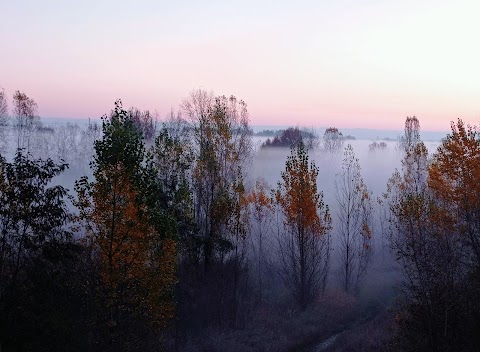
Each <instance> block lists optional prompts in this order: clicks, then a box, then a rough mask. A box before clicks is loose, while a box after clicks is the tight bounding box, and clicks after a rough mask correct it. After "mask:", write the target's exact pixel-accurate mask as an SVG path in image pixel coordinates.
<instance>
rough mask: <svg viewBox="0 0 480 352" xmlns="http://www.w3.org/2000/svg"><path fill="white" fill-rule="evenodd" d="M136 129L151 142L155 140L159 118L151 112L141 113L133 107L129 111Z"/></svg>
mask: <svg viewBox="0 0 480 352" xmlns="http://www.w3.org/2000/svg"><path fill="white" fill-rule="evenodd" d="M128 113H129V114H130V116H131V118H132V120H133V123H134V125H135V127H136V128H137V129H138V131H139V132H140V133H142V135H143V138H144V139H145V140H146V141H151V140H153V139H154V138H155V132H156V130H157V116H154V114H152V113H151V112H150V111H149V110H145V111H141V110H140V109H137V108H136V107H131V108H130V109H129V110H128Z"/></svg>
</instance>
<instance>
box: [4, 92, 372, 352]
mask: <svg viewBox="0 0 480 352" xmlns="http://www.w3.org/2000/svg"><path fill="white" fill-rule="evenodd" d="M16 97H17V95H16ZM17 98H18V99H17ZM17 98H15V99H16V100H15V101H16V102H17V101H18V102H22V104H24V105H25V107H24V110H22V111H23V112H22V113H20V112H19V111H20V110H18V111H17V110H15V111H16V112H15V114H16V115H15V116H23V117H25V118H23V117H22V119H23V120H22V121H24V122H22V123H21V124H20V122H19V123H18V129H19V130H21V129H23V130H22V132H26V131H28V129H29V128H31V127H32V126H34V123H33V122H34V121H38V117H37V115H36V113H34V112H35V111H36V110H35V109H36V104H34V101H33V100H32V99H29V98H25V99H24V94H18V97H17ZM20 98H22V99H20ZM19 106H20V105H19ZM22 106H23V105H22ZM27 107H29V108H28V109H31V110H30V111H27V110H28V109H27ZM33 108H35V109H33ZM182 109H183V112H184V114H185V115H184V116H185V118H181V116H179V115H177V116H174V115H173V114H172V118H171V119H170V120H169V121H168V122H167V123H165V124H164V126H163V127H162V128H161V129H160V130H159V132H158V133H156V134H155V138H154V141H153V143H152V146H151V147H150V148H148V149H147V148H146V145H145V140H146V137H147V138H150V137H151V136H150V137H149V135H146V131H149V129H148V128H150V127H151V123H150V121H151V120H150V118H149V115H148V114H146V113H139V112H138V110H135V109H131V110H130V111H126V110H124V109H123V107H122V105H121V102H120V101H118V102H117V103H116V106H115V109H114V110H113V111H112V112H111V114H110V115H108V116H105V117H104V118H103V122H102V127H101V132H100V131H99V128H98V127H97V125H95V124H91V123H89V125H88V127H87V131H94V132H95V133H98V135H99V137H98V138H97V139H96V140H94V145H93V151H94V153H93V154H94V155H93V160H92V162H91V165H90V167H91V171H92V174H93V178H91V179H90V178H88V177H87V176H83V177H81V178H80V179H79V180H77V182H76V183H75V195H70V194H69V193H68V191H67V190H66V189H65V188H63V187H62V186H59V185H52V180H53V179H54V178H55V177H56V176H58V175H60V174H61V173H62V172H64V171H65V170H66V169H67V168H68V165H67V164H66V163H64V162H55V161H54V160H52V159H50V158H46V159H42V158H35V157H34V156H33V155H32V153H31V152H30V151H29V148H30V147H31V144H30V143H29V134H28V133H24V134H22V135H21V136H20V137H18V139H17V142H18V143H17V147H18V148H17V151H16V154H15V157H14V159H13V160H12V161H8V160H7V159H6V158H5V157H3V156H2V158H1V160H0V225H1V226H2V231H1V238H0V244H1V245H0V313H1V314H0V325H1V327H2V329H1V331H2V333H1V335H0V342H1V344H2V346H3V347H6V348H13V349H23V350H52V349H59V348H62V349H63V348H64V347H65V345H68V346H69V348H70V349H72V350H76V349H88V350H120V349H122V350H140V349H151V348H155V347H154V346H157V347H158V346H161V345H162V338H163V337H165V336H166V335H165V334H162V333H165V332H166V331H167V327H170V328H171V327H172V326H173V327H174V330H173V331H174V332H175V336H177V337H179V338H181V336H182V335H185V334H191V333H192V332H194V331H199V330H200V331H202V329H205V328H206V327H208V326H212V325H213V326H214V325H222V326H231V327H241V326H242V325H244V324H245V323H246V321H247V320H248V318H249V314H251V311H252V310H251V309H249V307H250V308H251V307H252V302H257V303H254V304H260V305H261V304H262V302H263V301H264V297H265V291H266V289H267V288H268V285H269V284H268V281H269V279H268V277H271V276H272V275H271V274H272V272H271V270H272V267H274V268H278V269H276V270H277V272H278V277H279V278H280V279H281V281H282V282H283V283H284V284H285V285H284V287H285V288H286V290H287V292H289V293H290V294H291V297H292V298H294V301H295V302H296V303H297V304H298V307H299V308H301V309H302V310H305V309H306V308H307V306H308V305H309V304H311V303H312V302H313V301H315V299H316V298H317V297H318V295H319V294H320V292H322V291H323V290H324V289H325V285H326V280H327V274H328V270H329V267H330V255H331V254H330V253H331V247H332V241H331V235H332V225H331V224H332V219H331V214H330V211H329V208H328V206H327V205H326V204H325V203H324V201H323V194H322V192H320V191H319V190H318V188H317V175H318V168H317V167H316V166H315V164H314V163H313V162H310V161H309V158H308V152H307V148H306V147H305V145H304V143H302V142H301V141H300V142H298V143H296V144H295V145H294V146H292V149H291V155H290V157H289V158H288V160H287V162H286V165H285V171H284V172H283V173H282V175H281V176H282V182H280V183H279V184H278V186H277V189H275V190H269V189H268V186H267V185H265V184H264V183H262V182H260V181H259V182H257V184H256V186H255V187H253V188H252V189H249V188H248V187H247V186H246V185H247V183H246V170H247V169H246V167H247V165H248V163H249V160H250V157H251V153H252V141H251V130H250V128H249V120H248V111H247V108H246V104H245V103H244V102H243V101H241V100H237V99H236V98H235V97H233V96H232V97H225V96H219V97H214V96H213V95H212V94H211V93H208V92H205V91H202V90H198V91H194V92H192V94H191V95H190V96H189V97H188V98H187V99H185V101H184V102H183V103H182ZM5 115H6V114H5ZM25 121H27V122H25ZM139 121H140V122H142V121H147V122H146V123H143V122H142V123H140V122H139ZM20 125H21V127H20ZM25 126H26V127H25ZM145 126H146V127H145ZM149 126H150V127H149ZM37 128H38V126H37ZM67 128H69V127H67ZM72 128H73V127H72ZM46 133H50V132H48V131H47V132H46ZM19 135H20V134H19ZM67 135H68V134H67ZM22 147H24V148H22ZM352 158H353V159H352ZM350 168H353V170H354V173H355V175H357V176H358V178H356V179H355V181H354V182H356V183H355V185H357V183H358V184H361V178H360V176H359V166H358V160H356V159H355V158H354V154H353V150H352V149H351V148H350V149H348V157H347V158H346V160H345V170H344V172H343V173H342V175H344V176H343V177H344V178H345V180H347V178H349V177H350V176H348V175H347V174H346V173H347V172H350V171H348V170H350ZM362 185H363V183H362ZM349 187H350V186H349V185H347V184H344V183H339V184H338V187H337V188H338V190H339V197H338V201H339V202H340V203H342V204H343V202H345V201H347V199H348V201H349V199H350V197H354V195H352V194H350V193H348V191H347V188H349ZM355 187H357V186H355ZM362 187H363V188H361V189H360V188H358V189H359V192H360V193H361V196H360V198H361V200H360V201H358V202H355V203H354V204H351V205H350V204H349V205H348V206H346V207H345V211H346V213H345V214H347V215H346V216H350V215H348V214H349V212H350V211H355V212H356V211H357V210H358V209H360V208H358V207H361V208H362V209H364V211H365V212H368V209H367V208H368V206H366V205H365V204H366V203H365V202H366V201H367V200H368V191H367V190H366V188H365V187H364V185H363V186H362ZM356 189H357V188H355V189H353V192H354V193H357V191H356ZM362 192H363V193H362ZM357 208H358V209H357ZM367 222H368V214H366V213H365V214H364V213H362V215H361V218H359V219H358V223H357V224H356V225H355V226H354V227H352V228H348V229H346V230H345V231H344V232H342V236H344V237H345V239H346V242H345V250H346V251H347V252H348V254H347V256H346V259H345V260H346V261H347V262H348V263H347V264H346V265H347V266H346V269H345V282H348V284H346V285H347V286H348V287H347V286H346V289H349V290H350V288H351V287H352V289H353V287H357V286H358V282H359V280H360V277H361V275H362V273H363V272H364V271H365V269H366V263H367V262H368V254H367V253H366V252H368V245H364V249H361V248H360V249H358V248H359V247H358V243H360V242H361V243H365V241H366V242H368V241H369V239H370V238H371V232H370V230H369V227H368V224H367ZM273 232H276V233H277V240H278V241H277V243H276V244H275V246H276V247H277V248H278V255H274V254H273V253H272V251H271V244H272V243H269V244H267V243H266V242H267V241H271V236H270V235H271V234H272V233H273ZM267 237H269V239H266V238H267ZM359 241H360V242H359ZM272 263H273V266H272ZM249 268H252V270H253V272H255V273H256V275H255V276H254V278H250V277H249V275H248V272H249ZM353 272H355V274H352V273H353ZM357 272H358V274H357ZM270 284H271V282H270ZM46 297H48V299H46ZM252 297H253V298H252ZM44 299H46V301H45V302H44V303H41V300H44ZM47 312H48V313H47ZM174 318H175V319H174ZM77 325H79V326H81V328H76V326H77ZM32 326H35V329H36V330H34V331H35V332H32V330H31V329H32ZM169 336H171V334H170V335H169ZM72 344H73V346H72Z"/></svg>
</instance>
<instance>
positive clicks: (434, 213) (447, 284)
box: [386, 118, 468, 350]
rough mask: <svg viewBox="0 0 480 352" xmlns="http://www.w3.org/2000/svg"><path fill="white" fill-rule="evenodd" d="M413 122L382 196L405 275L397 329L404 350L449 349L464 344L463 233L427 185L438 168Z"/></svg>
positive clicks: (407, 124) (392, 243)
mask: <svg viewBox="0 0 480 352" xmlns="http://www.w3.org/2000/svg"><path fill="white" fill-rule="evenodd" d="M415 120H416V119H415ZM415 120H413V123H412V119H408V118H407V122H408V123H406V126H405V136H406V137H405V138H404V140H405V141H408V142H407V143H405V144H404V148H405V150H404V152H405V156H404V158H403V161H402V172H401V173H400V172H398V171H396V172H395V173H394V175H393V176H392V178H391V179H390V180H389V183H388V196H387V197H386V198H387V199H388V202H389V204H390V211H391V219H390V222H391V226H392V228H391V230H392V233H391V245H392V248H393V249H394V251H395V253H396V255H397V259H398V261H399V263H400V267H401V269H402V272H403V275H404V279H405V280H404V283H403V293H404V304H403V311H402V313H401V314H400V316H399V319H398V322H399V327H400V330H399V332H400V336H401V344H402V345H404V348H406V349H415V350H418V349H422V350H448V349H451V348H452V347H453V346H458V345H459V344H460V345H463V344H464V342H459V341H460V339H462V338H464V337H465V332H464V331H461V330H463V328H460V326H461V321H462V320H463V319H465V315H464V314H465V313H464V312H465V307H464V306H463V304H464V303H463V301H464V299H463V298H462V295H461V294H460V292H461V291H462V288H461V287H462V286H463V283H462V282H465V279H466V272H465V271H464V270H463V269H462V262H463V260H464V259H463V254H462V248H461V241H460V239H461V236H459V233H458V231H456V229H455V227H456V225H455V222H456V219H455V214H454V213H452V212H451V211H450V210H449V209H448V207H445V206H444V205H445V203H444V202H443V201H442V200H441V198H439V197H438V195H436V192H435V190H434V189H432V187H431V186H432V185H433V184H432V177H433V178H434V179H435V178H436V175H435V172H436V170H438V168H437V167H436V166H435V161H434V162H433V164H432V166H430V167H429V165H428V164H429V162H428V151H427V149H426V147H425V145H424V144H423V142H421V140H420V139H419V123H418V120H416V121H415ZM407 136H413V137H412V138H407ZM447 140H448V137H447ZM441 149H442V147H440V148H439V150H441ZM437 157H438V156H437V155H435V156H434V160H435V159H436V158H437ZM446 170H447V169H446ZM446 170H445V171H446ZM462 316H463V317H462ZM467 316H468V315H467Z"/></svg>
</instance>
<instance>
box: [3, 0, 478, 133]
mask: <svg viewBox="0 0 480 352" xmlns="http://www.w3.org/2000/svg"><path fill="white" fill-rule="evenodd" d="M479 14H480V2H479V1H476V0H472V1H467V0H458V1H443V0H435V1H431V0H423V1H422V0H416V1H411V0H403V1H386V0H382V1H379V0H375V1H374V0H372V1H362V0H348V1H347V0H336V1H333V0H331V1H321V0H317V1H295V2H294V1H283V0H279V1H260V0H257V1H253V0H242V1H229V0H222V1H216V0H214V1H208V0H204V1H198V0H197V1H182V0H177V1H161V0H160V1H159V0H151V1H147V0H138V1H120V0H116V1H113V0H108V1H107V0H105V1H102V0H95V1H92V0H82V1H77V0H71V1H64V0H61V1H59V0H45V1H38V0H30V1H26V0H15V1H7V0H5V1H4V0H2V1H0V17H1V19H0V38H1V39H0V87H3V89H5V92H6V93H7V94H8V95H9V96H12V95H13V93H14V91H15V90H17V89H18V90H21V91H24V92H25V93H26V94H27V95H29V96H30V97H32V98H34V99H35V100H36V102H37V103H38V106H39V114H40V115H41V116H46V117H64V118H87V117H91V118H95V117H99V116H101V115H103V114H104V113H107V112H108V111H110V110H111V108H112V107H113V103H114V101H115V100H116V99H118V98H121V99H122V101H123V102H124V105H126V106H127V107H129V106H137V107H139V108H142V109H150V110H157V111H158V112H159V113H160V115H161V116H162V115H163V116H165V115H166V114H167V113H168V112H169V111H170V110H171V109H172V108H174V109H177V108H178V105H179V103H180V102H181V101H182V99H184V98H185V97H186V96H187V95H188V94H189V92H190V91H192V90H193V89H199V88H201V89H206V90H208V91H213V92H214V93H215V94H217V95H231V94H233V95H235V96H236V97H237V98H239V99H243V100H244V101H245V102H246V103H247V104H248V111H249V113H250V121H251V124H253V125H305V126H312V127H327V126H336V127H339V128H347V127H349V128H378V129H402V128H403V121H404V120H405V117H406V116H412V115H416V116H417V117H418V118H419V119H420V123H421V126H422V129H425V130H432V131H446V130H448V129H449V125H450V121H452V120H456V119H457V118H462V119H464V121H466V122H468V123H471V124H478V123H479V122H480V45H478V42H479V35H480V21H479V20H478V15H479Z"/></svg>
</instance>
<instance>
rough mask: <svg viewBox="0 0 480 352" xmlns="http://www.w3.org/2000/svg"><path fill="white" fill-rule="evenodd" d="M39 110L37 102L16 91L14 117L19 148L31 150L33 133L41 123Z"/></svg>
mask: <svg viewBox="0 0 480 352" xmlns="http://www.w3.org/2000/svg"><path fill="white" fill-rule="evenodd" d="M37 110H38V106H37V103H36V102H35V100H33V99H32V98H30V97H28V96H27V95H26V94H25V93H23V92H20V91H18V90H17V91H15V94H14V95H13V110H12V115H13V118H14V121H15V122H14V127H15V129H16V131H17V148H25V149H26V150H29V149H30V147H31V142H32V138H33V133H34V132H35V130H36V129H37V127H38V124H39V122H40V117H39V116H38V115H37Z"/></svg>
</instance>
